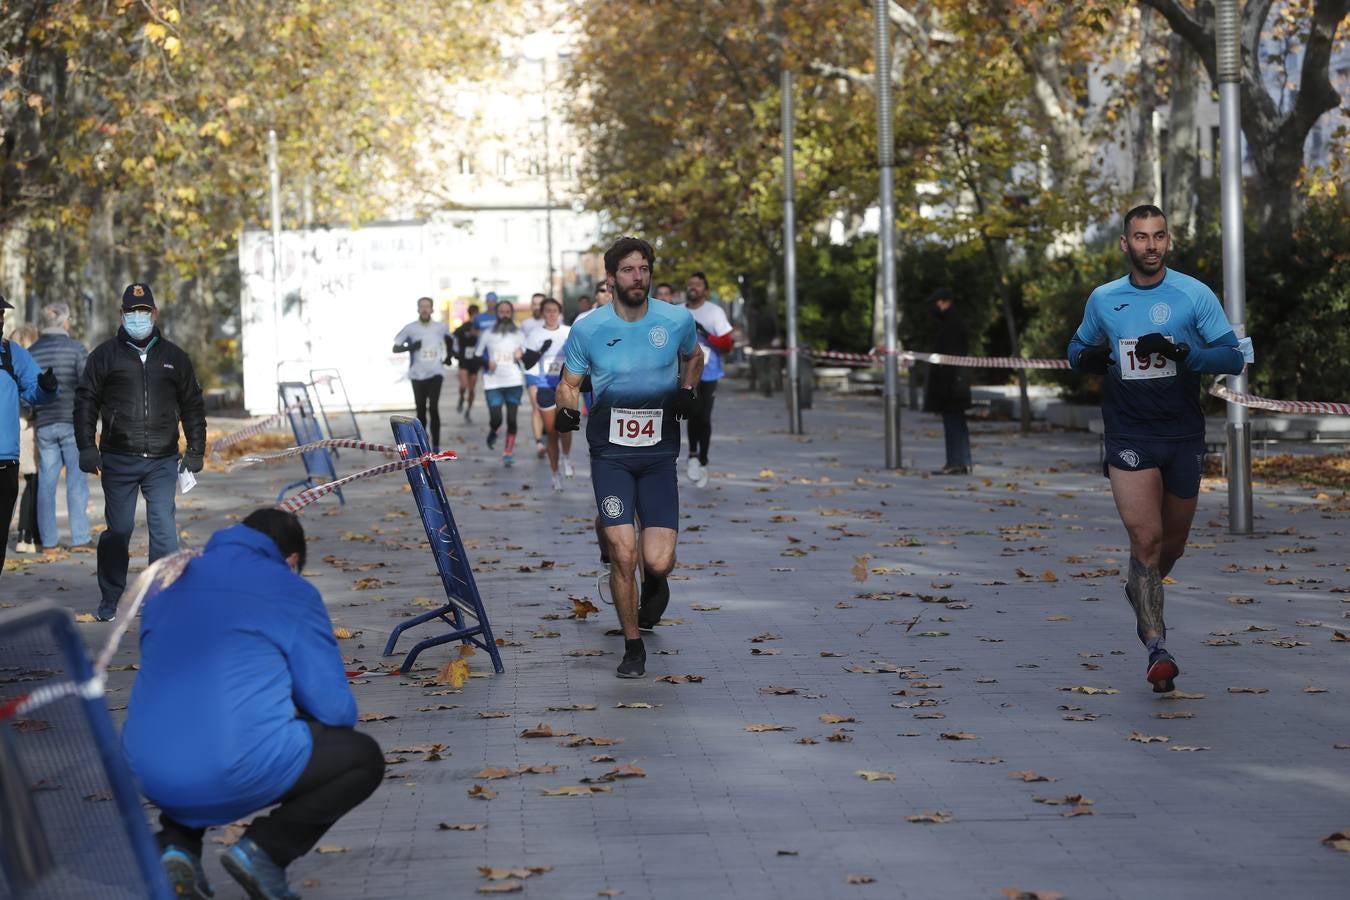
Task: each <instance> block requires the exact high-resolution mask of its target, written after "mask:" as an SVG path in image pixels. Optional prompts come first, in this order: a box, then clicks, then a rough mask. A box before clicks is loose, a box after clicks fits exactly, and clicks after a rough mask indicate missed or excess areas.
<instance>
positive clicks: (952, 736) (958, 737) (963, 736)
mask: <svg viewBox="0 0 1350 900" xmlns="http://www.w3.org/2000/svg"><path fill="white" fill-rule="evenodd" d="M938 737H939V739H940V740H944V741H978V740H979V739H980V736H979V735H977V734H971V733H970V732H969V731H944V732H942V734H941V735H939V736H938Z"/></svg>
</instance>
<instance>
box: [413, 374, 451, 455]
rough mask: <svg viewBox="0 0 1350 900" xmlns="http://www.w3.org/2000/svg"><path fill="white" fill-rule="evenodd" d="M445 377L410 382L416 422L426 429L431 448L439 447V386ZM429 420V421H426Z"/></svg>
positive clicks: (439, 376) (438, 376)
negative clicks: (415, 407)
mask: <svg viewBox="0 0 1350 900" xmlns="http://www.w3.org/2000/svg"><path fill="white" fill-rule="evenodd" d="M444 382H445V377H444V376H442V375H437V376H436V377H435V378H423V379H420V380H419V379H416V378H414V379H413V380H412V386H413V402H414V403H416V404H417V421H419V422H421V423H422V427H423V428H425V429H427V431H428V436H429V437H430V438H431V446H433V447H436V448H439V447H440V446H441V385H442V384H443V383H444ZM428 420H429V421H428Z"/></svg>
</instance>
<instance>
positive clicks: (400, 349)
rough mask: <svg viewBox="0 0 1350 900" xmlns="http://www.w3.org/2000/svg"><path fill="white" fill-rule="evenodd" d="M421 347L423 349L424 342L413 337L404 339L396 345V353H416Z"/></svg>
mask: <svg viewBox="0 0 1350 900" xmlns="http://www.w3.org/2000/svg"><path fill="white" fill-rule="evenodd" d="M421 349H422V342H421V341H414V340H412V339H411V338H409V339H408V340H406V341H404V342H403V343H401V344H395V345H394V352H395V353H416V352H417V351H418V350H421Z"/></svg>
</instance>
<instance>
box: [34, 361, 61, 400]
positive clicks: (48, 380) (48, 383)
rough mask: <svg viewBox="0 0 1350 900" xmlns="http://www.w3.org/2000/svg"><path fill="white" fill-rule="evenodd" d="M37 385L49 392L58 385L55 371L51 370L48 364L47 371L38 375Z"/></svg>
mask: <svg viewBox="0 0 1350 900" xmlns="http://www.w3.org/2000/svg"><path fill="white" fill-rule="evenodd" d="M38 387H40V388H42V389H43V390H44V391H46V392H47V393H49V394H50V393H51V392H52V391H54V390H56V388H57V387H58V385H57V382H56V373H55V372H53V371H52V367H51V366H48V367H47V371H45V372H43V373H42V374H41V375H39V376H38Z"/></svg>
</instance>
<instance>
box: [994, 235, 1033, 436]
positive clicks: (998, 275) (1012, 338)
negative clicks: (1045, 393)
mask: <svg viewBox="0 0 1350 900" xmlns="http://www.w3.org/2000/svg"><path fill="white" fill-rule="evenodd" d="M983 242H984V253H985V255H986V256H987V257H989V267H990V268H991V269H993V270H994V277H995V279H996V280H997V282H998V296H999V300H1001V301H1002V303H1003V323H1004V324H1005V325H1006V326H1007V327H1008V342H1009V344H1010V345H1011V347H1012V354H1013V355H1014V356H1021V355H1022V338H1021V336H1020V335H1019V334H1018V333H1017V319H1016V318H1015V317H1014V316H1013V305H1012V285H1010V284H1008V273H1007V268H1006V267H1005V266H1004V265H1003V255H1002V253H1001V252H1000V248H1001V246H1002V244H1001V243H1000V244H999V245H997V246H996V245H995V244H994V240H993V238H990V237H989V236H988V235H984V236H983ZM1017 390H1018V393H1019V394H1020V395H1021V399H1022V403H1021V406H1022V409H1021V416H1020V424H1021V430H1022V433H1023V434H1026V433H1027V432H1029V431H1031V396H1030V392H1029V391H1028V389H1027V370H1026V369H1018V370H1017Z"/></svg>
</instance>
